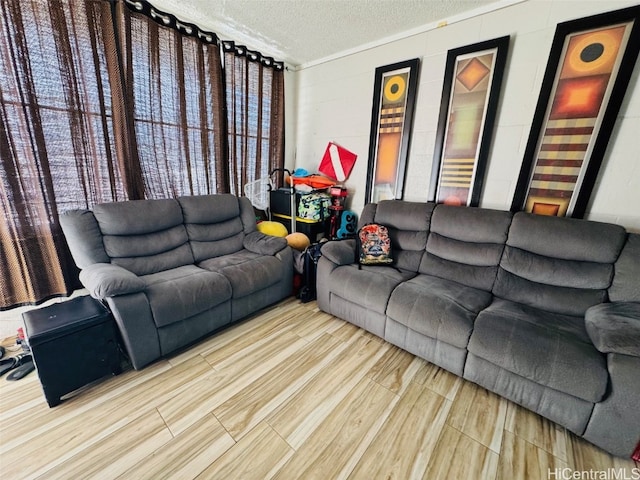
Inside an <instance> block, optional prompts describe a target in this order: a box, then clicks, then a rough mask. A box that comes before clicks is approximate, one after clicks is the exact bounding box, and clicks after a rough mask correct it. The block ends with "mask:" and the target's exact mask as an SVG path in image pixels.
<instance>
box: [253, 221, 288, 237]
mask: <svg viewBox="0 0 640 480" xmlns="http://www.w3.org/2000/svg"><path fill="white" fill-rule="evenodd" d="M258 231H259V232H262V233H264V234H265V235H271V236H272V237H286V236H287V234H288V233H289V232H288V231H287V227H285V226H284V225H282V224H281V223H279V222H269V221H265V222H260V223H259V224H258Z"/></svg>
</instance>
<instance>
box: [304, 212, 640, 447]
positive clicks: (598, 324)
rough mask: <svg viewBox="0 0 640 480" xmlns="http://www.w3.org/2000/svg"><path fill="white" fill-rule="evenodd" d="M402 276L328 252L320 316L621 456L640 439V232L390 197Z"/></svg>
mask: <svg viewBox="0 0 640 480" xmlns="http://www.w3.org/2000/svg"><path fill="white" fill-rule="evenodd" d="M366 223H380V224H383V225H386V226H387V227H388V228H389V232H390V236H391V239H392V247H393V255H394V257H395V264H394V265H393V266H359V265H358V263H357V254H356V242H355V241H354V240H343V241H333V242H328V243H327V244H325V245H324V246H323V248H322V257H321V258H320V260H319V263H318V274H317V275H318V276H317V289H318V306H319V307H320V309H321V310H323V311H325V312H328V313H330V314H333V315H335V316H337V317H340V318H342V319H345V320H347V321H349V322H351V323H354V324H355V325H358V326H360V327H362V328H364V329H366V330H368V331H370V332H372V333H374V334H376V335H378V336H380V337H382V338H384V339H386V340H387V341H389V342H390V343H392V344H394V345H397V346H399V347H401V348H403V349H405V350H407V351H409V352H411V353H413V354H415V355H417V356H419V357H421V358H424V359H425V360H427V361H429V362H431V363H434V364H436V365H439V366H441V367H443V368H445V369H446V370H449V371H451V372H453V373H455V374H456V375H459V376H461V377H464V378H465V379H467V380H470V381H472V382H474V383H477V384H479V385H481V386H483V387H485V388H487V389H488V390H491V391H493V392H495V393H497V394H499V395H501V396H503V397H505V398H508V399H510V400H512V401H514V402H516V403H518V404H520V405H522V406H524V407H526V408H528V409H530V410H532V411H534V412H537V413H538V414H540V415H542V416H544V417H547V418H549V419H551V420H553V421H554V422H556V423H558V424H560V425H562V426H564V427H566V428H567V429H568V430H570V431H572V432H574V433H576V434H577V435H580V436H582V437H584V438H585V439H587V440H589V441H590V442H592V443H594V444H596V445H598V446H600V447H601V448H603V449H604V450H606V451H608V452H610V453H612V454H614V455H618V456H622V457H629V456H631V454H632V452H633V451H634V448H635V447H636V445H637V444H638V442H639V440H640V408H639V405H640V235H638V234H629V233H627V232H626V231H625V229H624V228H623V227H621V226H618V225H613V224H605V223H599V222H592V221H586V220H577V219H571V218H557V217H544V216H538V215H532V214H527V213H523V212H519V213H516V214H515V215H514V214H512V213H510V212H505V211H497V210H490V209H481V208H468V207H453V206H447V205H435V204H433V203H417V202H405V201H399V200H389V201H382V202H380V203H378V204H368V205H366V206H365V208H364V210H363V212H362V215H361V218H360V221H359V225H360V226H362V225H364V224H366Z"/></svg>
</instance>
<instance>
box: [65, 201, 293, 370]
mask: <svg viewBox="0 0 640 480" xmlns="http://www.w3.org/2000/svg"><path fill="white" fill-rule="evenodd" d="M60 222H61V225H62V228H63V231H64V234H65V237H66V239H67V243H68V245H69V248H70V250H71V253H72V255H73V258H74V261H75V262H76V264H77V266H78V267H79V268H80V269H81V272H80V280H81V281H82V283H83V285H84V286H85V287H86V288H87V289H88V290H89V293H90V294H91V296H93V297H94V298H97V299H100V300H102V301H104V302H106V303H107V304H108V306H109V308H110V309H111V311H112V313H113V315H114V317H115V320H116V322H117V324H118V327H119V330H120V332H121V334H122V338H123V341H124V345H125V347H126V350H127V352H128V355H129V357H130V360H131V362H132V364H133V366H134V368H136V369H140V368H142V367H144V366H145V365H147V364H149V363H150V362H152V361H154V360H156V359H158V358H160V357H162V356H165V355H167V354H169V353H171V352H174V351H176V350H177V349H179V348H182V347H184V346H186V345H188V344H190V343H193V342H194V341H196V340H198V339H200V338H202V337H203V336H205V335H207V334H210V333H212V332H214V331H216V330H218V329H220V328H222V327H224V326H226V325H228V324H230V323H231V322H234V321H236V320H239V319H241V318H243V317H246V316H247V315H249V314H251V313H253V312H256V311H258V310H260V309H261V308H263V307H265V306H267V305H270V304H272V303H275V302H277V301H279V300H280V299H282V298H284V297H287V296H289V295H291V291H292V276H293V258H292V253H291V249H290V247H288V246H287V241H286V240H285V239H284V238H277V237H270V236H266V235H263V234H262V233H260V232H258V231H257V230H256V222H255V214H254V211H253V207H252V206H251V203H250V202H249V200H248V199H247V198H238V197H236V196H233V195H203V196H191V197H179V198H177V199H166V200H135V201H127V202H113V203H104V204H100V205H96V206H95V207H94V208H93V211H90V210H73V211H68V212H65V213H63V214H62V215H61V217H60Z"/></svg>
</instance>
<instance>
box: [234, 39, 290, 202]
mask: <svg viewBox="0 0 640 480" xmlns="http://www.w3.org/2000/svg"><path fill="white" fill-rule="evenodd" d="M224 51H225V56H224V62H225V80H226V100H227V128H228V131H227V139H228V140H227V141H228V148H229V165H228V169H229V178H230V179H231V180H230V186H229V187H230V191H231V193H233V194H236V195H242V193H243V187H244V185H245V184H247V183H249V182H252V181H254V180H257V179H258V178H265V177H267V176H268V175H269V174H270V172H271V171H273V170H274V169H277V168H283V167H284V92H283V90H284V72H283V65H282V64H276V63H274V62H273V59H270V58H265V57H262V56H261V55H260V54H259V53H257V52H252V51H247V49H246V48H244V47H242V46H236V45H234V44H233V43H232V42H225V44H224Z"/></svg>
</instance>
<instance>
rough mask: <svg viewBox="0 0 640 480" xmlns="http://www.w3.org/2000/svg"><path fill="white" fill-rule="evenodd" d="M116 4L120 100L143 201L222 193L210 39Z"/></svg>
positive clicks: (220, 115)
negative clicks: (123, 100)
mask: <svg viewBox="0 0 640 480" xmlns="http://www.w3.org/2000/svg"><path fill="white" fill-rule="evenodd" d="M119 5H120V7H121V8H122V15H120V12H119V15H118V19H119V25H120V28H119V34H120V39H121V45H122V52H123V54H122V59H123V63H124V72H125V85H126V97H127V104H128V105H129V106H130V107H131V110H130V113H131V114H132V123H131V126H132V130H133V135H134V136H135V142H134V143H135V145H136V147H135V148H136V149H137V158H138V159H139V162H140V166H141V170H142V176H143V181H144V184H145V196H146V197H147V198H166V197H175V196H179V195H196V194H212V193H219V192H228V191H229V188H228V177H227V171H226V168H225V165H226V160H225V151H224V146H225V144H224V133H223V132H224V93H223V92H224V90H223V89H224V85H223V77H222V64H221V60H220V47H219V41H218V38H217V36H216V35H215V34H213V33H210V32H204V31H202V30H200V29H199V28H198V27H197V26H195V25H190V24H185V23H182V22H180V21H178V20H177V19H176V18H175V17H174V16H172V15H168V14H165V13H163V12H159V11H157V10H155V9H154V8H153V6H151V5H150V4H148V3H147V2H139V1H136V2H120V3H119ZM123 6H126V7H127V8H124V7H123Z"/></svg>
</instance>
